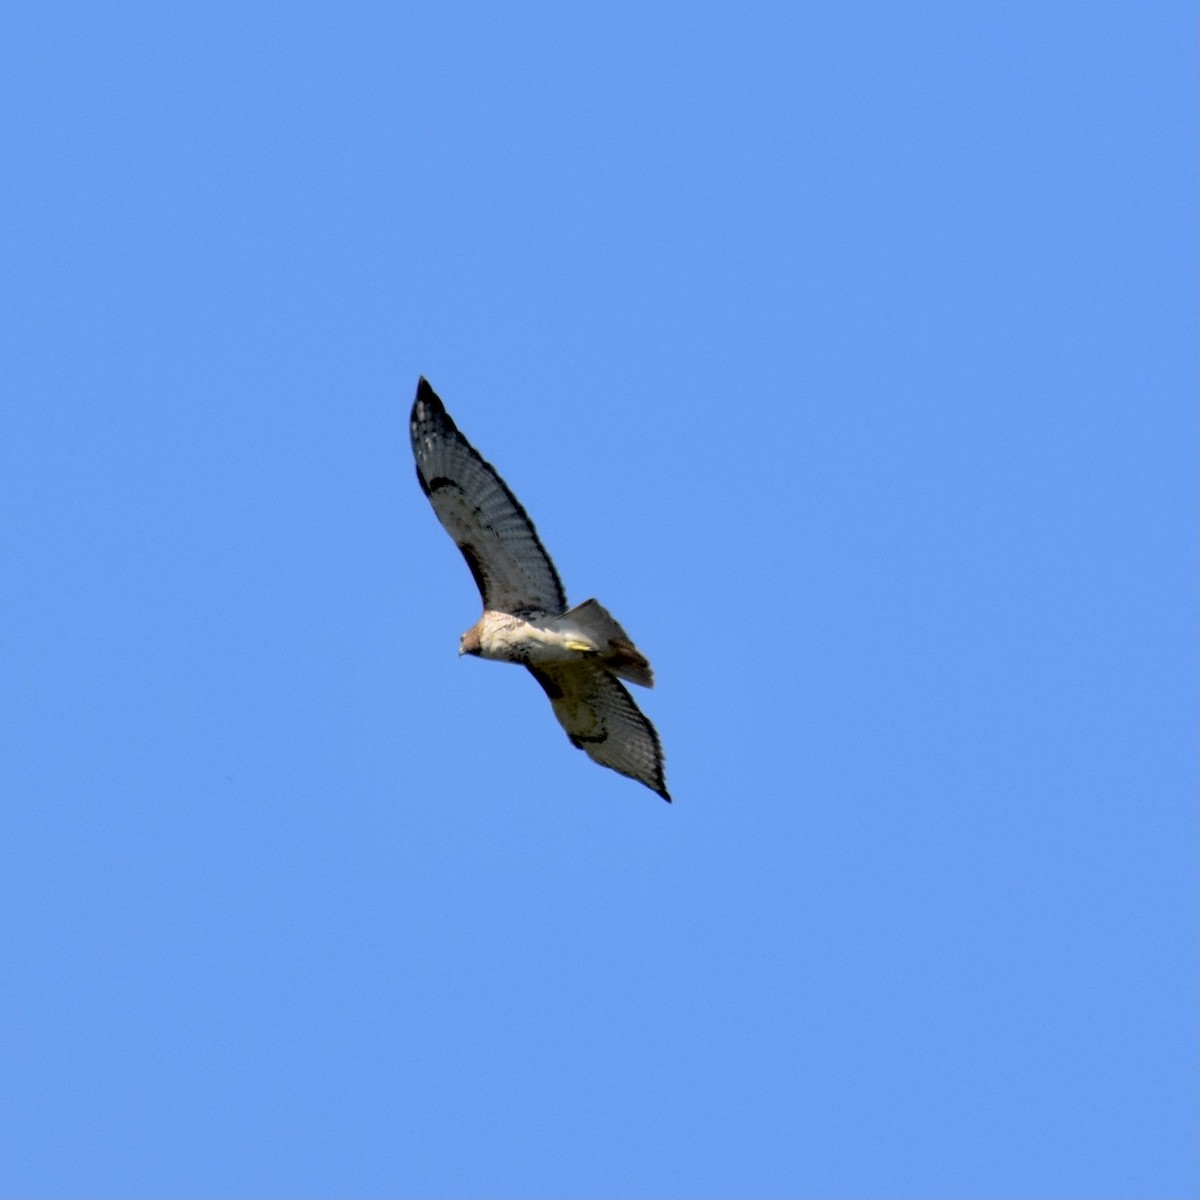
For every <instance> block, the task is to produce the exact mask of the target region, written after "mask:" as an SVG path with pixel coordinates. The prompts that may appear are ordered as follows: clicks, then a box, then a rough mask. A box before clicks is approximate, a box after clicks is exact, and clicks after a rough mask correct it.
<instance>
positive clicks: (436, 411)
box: [410, 379, 567, 615]
mask: <svg viewBox="0 0 1200 1200" xmlns="http://www.w3.org/2000/svg"><path fill="white" fill-rule="evenodd" d="M410 430H411V433H412V448H413V457H414V458H415V459H416V460H417V480H418V482H419V483H420V485H421V490H422V491H423V492H424V493H425V495H426V496H428V497H429V502H430V503H431V504H432V505H433V511H434V512H435V513H437V515H438V520H439V521H441V523H442V524H443V525H444V526H445V527H446V532H447V533H449V534H450V536H451V537H452V538H453V539H454V541H455V542H456V543H457V545H458V548H459V549H460V550H461V551H462V552H463V557H464V558H465V559H466V560H467V566H469V567H470V568H471V574H472V575H473V576H474V577H475V582H476V584H478V586H479V593H480V595H481V596H482V597H483V607H484V608H485V609H491V610H493V611H496V612H506V613H520V614H523V615H524V614H530V613H551V614H553V615H558V614H559V613H562V612H564V611H565V610H566V607H567V598H566V595H565V593H564V592H563V586H562V582H561V581H560V579H559V578H558V572H557V571H556V570H555V569H554V564H553V563H552V562H551V561H550V556H549V555H548V554H547V553H546V548H545V547H544V546H543V545H542V543H541V539H540V538H539V537H538V535H537V530H536V529H534V527H533V522H532V521H531V520H530V519H529V518H528V517H527V516H526V515H525V510H524V509H523V508H522V507H521V505H520V503H519V502H518V501H517V498H516V496H514V495H513V494H512V492H510V491H509V490H508V487H507V486H506V485H505V483H504V480H503V479H501V478H500V476H499V475H497V474H496V469H495V468H494V467H493V466H492V465H491V464H490V463H487V462H485V461H484V460H483V459H482V458H481V457H480V456H479V454H478V452H477V451H476V450H475V448H474V447H473V446H472V445H471V443H470V442H468V441H467V439H466V438H465V437H463V435H462V434H461V433H459V431H458V427H457V426H456V425H455V424H454V422H453V421H452V420H451V419H450V416H449V414H448V413H447V412H446V409H445V407H444V406H443V405H442V402H441V400H439V399H438V397H437V394H436V393H435V392H434V390H433V388H431V387H430V386H429V384H428V383H427V382H426V381H425V380H424V379H421V381H420V382H419V383H418V384H417V398H416V399H415V400H414V401H413V407H412V419H411V422H410Z"/></svg>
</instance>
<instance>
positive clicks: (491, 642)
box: [410, 378, 671, 801]
mask: <svg viewBox="0 0 1200 1200" xmlns="http://www.w3.org/2000/svg"><path fill="white" fill-rule="evenodd" d="M410 431H411V434H412V448H413V457H414V458H415V459H416V464H417V481H418V482H419V483H420V485H421V490H422V491H423V492H424V493H425V495H426V496H428V497H429V502H430V504H432V505H433V511H434V512H435V513H436V514H437V516H438V520H439V521H441V523H442V524H443V525H444V526H445V528H446V532H447V533H449V534H450V536H451V537H452V538H453V539H454V541H455V543H456V544H457V546H458V548H459V549H460V550H461V551H462V554H463V557H464V558H465V559H466V560H467V566H468V567H470V569H471V574H472V575H473V576H474V578H475V583H476V584H477V585H478V587H479V594H480V596H481V597H482V598H483V616H482V617H480V618H479V620H478V621H477V622H476V623H475V624H474V625H472V626H471V628H470V629H468V630H467V632H466V633H464V634H463V635H462V640H461V642H460V644H459V653H460V654H476V655H479V656H480V657H481V658H493V659H498V660H499V661H501V662H512V663H520V664H521V665H523V666H525V667H527V668H528V669H529V671H530V672H531V673H532V675H533V677H534V678H535V679H536V680H537V681H538V683H539V684H541V686H542V689H543V690H544V691H545V693H546V695H547V696H548V697H549V698H550V704H551V706H552V707H553V709H554V715H555V716H556V717H557V718H558V720H559V723H560V724H561V725H562V727H563V728H564V729H565V730H566V731H567V737H568V738H569V739H570V741H571V744H572V745H573V746H576V747H578V748H579V749H581V750H584V751H586V753H587V754H588V756H589V757H590V758H591V759H593V761H595V762H598V763H600V764H601V765H602V766H605V767H611V768H612V769H613V770H614V771H619V772H620V773H621V774H622V775H628V776H629V777H630V778H631V779H636V780H637V781H638V782H639V783H644V784H645V785H646V787H648V788H649V789H650V790H651V791H652V792H655V793H657V794H658V795H659V796H661V797H662V798H663V799H664V800H667V801H670V799H671V797H670V795H669V794H668V792H667V785H666V780H665V778H664V775H663V754H662V747H661V745H660V744H659V740H658V734H657V733H656V732H655V730H654V726H653V725H651V724H650V722H649V721H648V720H646V718H645V717H644V716H643V715H642V713H641V711H640V710H639V709H638V706H637V705H636V704H635V703H634V702H633V697H632V696H630V694H629V692H628V691H627V690H626V688H625V687H624V685H623V684H622V683H621V682H620V679H618V678H617V677H618V676H620V677H621V678H622V679H627V680H629V681H630V682H631V683H637V684H640V685H641V686H643V687H653V686H654V676H653V674H652V672H651V670H650V664H649V663H648V662H647V661H646V658H645V656H644V655H643V654H642V653H641V652H640V651H639V650H638V649H637V647H636V646H635V645H634V644H633V642H632V641H631V640H630V638H629V635H628V634H627V633H626V632H625V631H624V630H623V629H622V628H621V626H620V625H618V624H617V622H616V621H615V620H614V619H613V618H612V616H611V615H610V614H609V613H608V611H607V610H606V609H604V608H603V607H602V606H601V605H600V604H598V603H597V602H596V601H595V600H585V601H584V602H583V603H582V604H578V605H576V606H575V607H574V608H567V597H566V593H565V592H564V591H563V586H562V581H561V580H560V579H559V577H558V572H557V571H556V570H555V569H554V563H553V562H551V560H550V556H549V555H548V554H547V553H546V548H545V547H544V546H543V545H542V542H541V539H540V538H539V537H538V535H537V530H536V529H535V528H534V527H533V522H532V521H531V520H530V519H529V517H528V516H526V514H525V510H524V509H523V508H522V507H521V505H520V502H519V501H518V500H517V498H516V496H514V495H513V494H512V492H511V491H509V489H508V487H507V485H506V484H505V482H504V480H503V479H501V478H500V476H499V475H498V474H497V473H496V470H495V468H494V467H493V466H492V465H491V464H490V463H487V462H485V461H484V460H483V459H482V458H481V457H480V455H479V454H478V452H477V451H476V450H475V448H474V447H473V446H472V445H471V443H470V442H468V441H467V439H466V438H465V437H463V435H462V434H461V433H460V432H459V430H458V426H456V425H455V424H454V422H453V421H452V420H451V419H450V415H449V413H447V412H446V409H445V406H444V405H443V404H442V402H441V400H439V399H438V397H437V394H436V393H435V392H434V390H433V388H431V387H430V386H429V384H428V383H427V382H426V381H425V379H423V378H422V379H421V380H420V381H419V382H418V384H417V396H416V399H415V400H414V401H413V407H412V418H411V422H410Z"/></svg>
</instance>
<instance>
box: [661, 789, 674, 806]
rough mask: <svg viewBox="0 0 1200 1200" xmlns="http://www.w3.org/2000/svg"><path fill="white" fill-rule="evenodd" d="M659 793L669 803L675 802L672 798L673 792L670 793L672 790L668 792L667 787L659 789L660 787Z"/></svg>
mask: <svg viewBox="0 0 1200 1200" xmlns="http://www.w3.org/2000/svg"><path fill="white" fill-rule="evenodd" d="M658 794H659V795H660V796H661V797H662V798H663V799H664V800H665V801H666V802H667V803H668V804H672V803H674V802H673V801H672V799H671V794H670V792H668V791H667V789H666V788H659V789H658Z"/></svg>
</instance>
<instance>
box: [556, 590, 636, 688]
mask: <svg viewBox="0 0 1200 1200" xmlns="http://www.w3.org/2000/svg"><path fill="white" fill-rule="evenodd" d="M554 626H555V628H556V629H557V630H558V631H559V632H560V633H563V634H565V635H566V636H567V637H569V638H576V639H578V642H579V645H578V647H577V648H578V649H580V650H587V651H590V652H591V653H593V654H597V655H599V656H600V661H601V662H602V663H604V665H605V666H606V667H607V668H608V669H609V670H610V671H611V672H612V673H613V674H614V675H620V676H621V678H622V679H628V680H629V682H630V683H636V684H640V685H641V686H642V687H653V686H654V672H653V671H652V670H651V669H650V664H649V662H647V661H646V656H645V655H644V654H643V653H642V652H641V651H640V650H639V649H638V648H637V647H636V646H635V645H634V644H633V640H632V638H630V636H629V634H627V633H626V632H625V630H624V629H622V628H621V626H620V625H618V624H617V622H616V620H615V619H614V618H613V616H612V614H611V613H610V612H609V611H608V609H606V608H605V607H604V606H603V605H602V604H599V603H598V602H597V601H595V600H585V601H584V602H583V603H582V604H577V605H575V607H574V608H569V609H567V611H566V612H565V613H563V615H562V616H561V617H558V618H556V619H555V622H554Z"/></svg>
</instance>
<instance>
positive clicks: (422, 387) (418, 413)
mask: <svg viewBox="0 0 1200 1200" xmlns="http://www.w3.org/2000/svg"><path fill="white" fill-rule="evenodd" d="M409 425H410V426H411V429H412V434H413V436H414V437H416V435H417V431H418V429H419V428H421V427H422V426H424V427H426V428H428V427H429V426H437V427H439V428H442V429H446V430H451V431H457V427H456V426H455V424H454V422H453V421H452V420H451V419H450V414H449V413H448V412H447V411H446V406H445V405H444V404H443V403H442V399H441V397H440V396H439V395H438V394H437V392H435V391H434V390H433V388H431V387H430V386H429V380H428V379H426V378H425V376H424V375H422V376H421V377H420V378H419V379H418V380H417V394H416V396H415V397H414V398H413V406H412V413H411V415H410V416H409Z"/></svg>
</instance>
